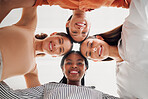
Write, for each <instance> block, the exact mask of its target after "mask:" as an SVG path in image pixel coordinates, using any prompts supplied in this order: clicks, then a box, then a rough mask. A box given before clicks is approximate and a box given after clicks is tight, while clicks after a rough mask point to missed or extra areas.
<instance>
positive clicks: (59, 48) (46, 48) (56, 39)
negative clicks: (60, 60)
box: [35, 32, 73, 57]
mask: <svg viewBox="0 0 148 99" xmlns="http://www.w3.org/2000/svg"><path fill="white" fill-rule="evenodd" d="M35 37H36V38H37V39H40V40H37V43H38V44H40V43H42V46H43V47H42V48H43V51H42V50H38V51H40V52H46V53H48V54H50V55H52V56H53V57H54V56H61V55H64V54H65V53H67V52H68V51H70V50H71V49H72V46H73V42H72V40H71V39H70V38H69V37H68V35H67V34H66V33H63V32H58V33H57V32H54V33H52V34H51V35H50V36H49V37H47V34H44V33H42V34H40V35H39V34H36V36H35Z"/></svg>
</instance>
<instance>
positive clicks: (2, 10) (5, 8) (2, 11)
mask: <svg viewBox="0 0 148 99" xmlns="http://www.w3.org/2000/svg"><path fill="white" fill-rule="evenodd" d="M34 4H35V0H0V23H1V22H2V20H3V19H4V18H5V17H6V16H7V15H8V13H9V12H10V11H11V10H12V9H15V8H24V7H32V6H33V5H34Z"/></svg>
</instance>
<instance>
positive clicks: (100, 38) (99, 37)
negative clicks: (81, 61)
mask: <svg viewBox="0 0 148 99" xmlns="http://www.w3.org/2000/svg"><path fill="white" fill-rule="evenodd" d="M96 38H97V39H99V40H104V39H103V37H102V36H99V35H96Z"/></svg>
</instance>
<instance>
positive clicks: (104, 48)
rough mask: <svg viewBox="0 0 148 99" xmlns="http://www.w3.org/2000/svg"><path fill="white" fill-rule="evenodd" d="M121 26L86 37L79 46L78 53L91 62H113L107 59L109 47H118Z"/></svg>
mask: <svg viewBox="0 0 148 99" xmlns="http://www.w3.org/2000/svg"><path fill="white" fill-rule="evenodd" d="M121 31H122V25H120V26H118V27H117V28H115V29H113V30H111V31H108V32H105V33H101V34H98V35H94V36H90V37H88V38H87V39H86V40H85V41H84V42H83V43H82V44H81V45H80V51H81V53H82V55H83V56H85V57H87V58H89V59H91V60H93V61H109V60H113V59H112V58H110V57H109V54H110V50H109V49H110V47H111V46H116V47H117V45H118V41H119V39H120V38H121Z"/></svg>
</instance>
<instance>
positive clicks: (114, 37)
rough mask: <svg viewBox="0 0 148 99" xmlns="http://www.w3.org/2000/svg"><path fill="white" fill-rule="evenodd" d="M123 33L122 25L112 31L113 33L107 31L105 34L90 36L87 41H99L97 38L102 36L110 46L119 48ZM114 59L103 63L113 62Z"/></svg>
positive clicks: (107, 59) (108, 59)
mask: <svg viewBox="0 0 148 99" xmlns="http://www.w3.org/2000/svg"><path fill="white" fill-rule="evenodd" d="M121 32H122V25H120V26H118V27H116V28H114V29H112V30H111V31H107V32H105V33H100V34H96V35H93V36H89V37H88V38H87V39H89V38H90V39H97V37H96V36H101V37H102V38H103V39H104V41H105V42H106V43H108V44H109V45H110V46H117V45H118V41H119V39H120V38H121ZM111 60H113V59H112V58H110V57H108V58H106V59H104V60H102V61H111Z"/></svg>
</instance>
